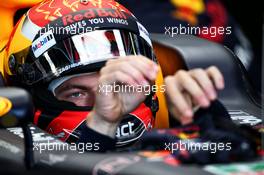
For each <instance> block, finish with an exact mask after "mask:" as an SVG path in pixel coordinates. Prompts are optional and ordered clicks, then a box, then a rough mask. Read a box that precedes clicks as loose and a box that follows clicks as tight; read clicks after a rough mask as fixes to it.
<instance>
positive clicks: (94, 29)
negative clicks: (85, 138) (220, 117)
mask: <svg viewBox="0 0 264 175" xmlns="http://www.w3.org/2000/svg"><path fill="white" fill-rule="evenodd" d="M6 50H7V52H6V59H5V63H4V66H5V67H4V77H5V78H6V80H7V82H9V83H11V84H13V85H19V86H23V87H25V88H27V89H28V90H29V91H30V92H31V94H32V96H33V99H34V102H35V105H36V112H35V116H34V118H33V119H32V120H33V123H34V124H36V125H37V126H39V127H40V128H42V129H44V130H46V131H47V132H49V133H51V134H53V135H55V136H57V137H58V138H60V139H61V140H63V141H68V142H74V141H76V140H77V139H78V138H79V136H80V134H81V133H80V128H81V126H82V125H83V124H84V123H85V119H86V116H87V114H88V113H89V112H90V111H91V109H92V106H87V107H80V106H75V105H74V104H72V103H70V102H65V101H60V100H58V99H56V98H55V97H54V95H53V94H52V93H51V91H49V90H48V86H49V84H50V82H52V81H53V80H55V79H58V78H61V77H64V76H70V75H75V74H80V73H88V72H95V71H99V70H100V68H101V67H103V66H104V64H105V62H106V61H107V60H109V59H113V58H117V57H119V56H126V55H143V56H146V57H148V58H149V59H152V60H153V61H156V59H155V55H154V52H153V48H152V43H151V41H150V38H149V34H148V32H147V30H146V29H145V28H144V26H143V25H141V24H140V22H139V21H138V20H137V18H136V17H135V16H134V15H133V14H132V13H131V12H130V11H128V10H127V9H126V8H125V7H123V6H122V5H120V4H118V3H117V2H115V1H113V0H100V1H95V0H91V1H79V0H68V1H64V0H58V1H53V0H45V1H43V2H41V3H40V4H38V5H36V6H34V7H32V8H31V9H30V10H29V11H28V12H27V13H26V14H25V15H24V16H23V17H22V18H21V19H20V21H19V22H18V23H17V25H16V26H15V28H14V30H13V32H12V34H11V37H10V40H9V42H8V45H7V48H6ZM157 110H158V99H157V96H156V94H155V93H153V92H152V93H151V94H150V95H149V96H148V97H147V98H146V100H145V102H144V103H142V104H141V105H139V106H138V108H137V109H135V111H133V112H131V113H129V114H128V115H126V116H124V118H123V120H122V121H121V123H120V126H119V127H118V129H117V146H124V145H127V144H131V143H133V142H134V141H135V140H137V139H138V138H139V137H140V136H141V135H142V134H143V133H144V132H145V131H146V130H149V129H151V128H152V127H153V124H154V117H155V113H156V112H157Z"/></svg>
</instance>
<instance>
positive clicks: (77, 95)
mask: <svg viewBox="0 0 264 175" xmlns="http://www.w3.org/2000/svg"><path fill="white" fill-rule="evenodd" d="M82 96H84V94H83V93H81V92H74V93H72V94H70V95H69V97H70V98H79V97H82Z"/></svg>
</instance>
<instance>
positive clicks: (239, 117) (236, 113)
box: [228, 110, 262, 126]
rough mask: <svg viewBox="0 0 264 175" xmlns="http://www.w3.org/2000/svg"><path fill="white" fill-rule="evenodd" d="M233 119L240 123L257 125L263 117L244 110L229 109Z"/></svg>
mask: <svg viewBox="0 0 264 175" xmlns="http://www.w3.org/2000/svg"><path fill="white" fill-rule="evenodd" d="M228 113H229V114H230V116H231V118H232V120H233V121H234V122H236V123H238V124H247V125H251V126H255V125H257V124H259V123H261V122H262V120H261V119H259V118H257V117H255V116H253V115H251V114H248V113H246V112H244V111H242V110H230V111H228Z"/></svg>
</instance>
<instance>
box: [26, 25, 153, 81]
mask: <svg viewBox="0 0 264 175" xmlns="http://www.w3.org/2000/svg"><path fill="white" fill-rule="evenodd" d="M47 42H49V41H47ZM34 47H35V48H34ZM40 48H41V45H40V47H38V45H36V46H34V45H33V46H32V50H31V51H30V53H29V56H28V58H27V59H29V60H30V61H32V63H31V64H30V65H29V66H27V68H26V69H27V70H26V71H23V81H24V82H25V83H26V84H34V83H36V82H38V81H41V80H42V81H50V80H51V79H54V78H56V77H58V76H60V75H69V74H74V71H75V72H76V73H80V72H92V71H98V70H99V69H100V68H101V67H102V66H103V65H104V63H105V61H107V60H109V59H113V58H117V57H120V56H126V55H143V56H146V57H148V58H150V59H152V60H155V58H154V53H153V49H152V46H151V43H150V42H149V41H147V40H145V39H144V38H143V37H141V36H139V35H136V34H134V33H132V32H128V31H122V30H117V29H113V30H97V31H93V32H88V33H83V34H79V35H74V36H72V37H70V38H68V39H66V40H63V41H60V42H58V43H56V42H55V41H54V43H53V46H52V47H50V48H49V49H47V51H44V52H43V53H42V54H39V55H37V54H38V53H37V50H38V49H39V50H40ZM41 49H42V48H41ZM34 50H35V52H34ZM36 53H37V54H36Z"/></svg>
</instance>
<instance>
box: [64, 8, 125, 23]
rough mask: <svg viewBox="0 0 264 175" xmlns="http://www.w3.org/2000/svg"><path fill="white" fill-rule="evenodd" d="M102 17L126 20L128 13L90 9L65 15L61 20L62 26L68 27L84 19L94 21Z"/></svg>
mask: <svg viewBox="0 0 264 175" xmlns="http://www.w3.org/2000/svg"><path fill="white" fill-rule="evenodd" d="M100 17H110V18H116V20H117V19H123V20H126V19H127V18H128V17H127V16H126V13H124V12H122V11H119V10H114V9H88V10H86V11H80V12H78V13H74V14H69V15H65V16H64V17H62V18H61V20H62V24H63V25H64V26H67V25H69V24H72V23H75V22H78V21H82V20H84V19H88V20H89V19H94V18H100Z"/></svg>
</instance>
